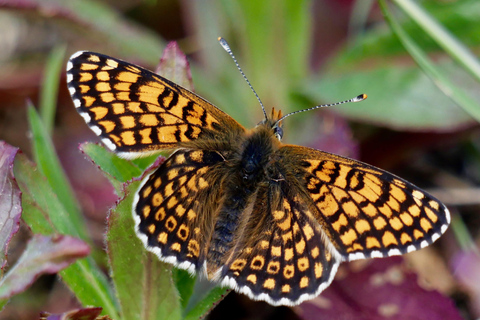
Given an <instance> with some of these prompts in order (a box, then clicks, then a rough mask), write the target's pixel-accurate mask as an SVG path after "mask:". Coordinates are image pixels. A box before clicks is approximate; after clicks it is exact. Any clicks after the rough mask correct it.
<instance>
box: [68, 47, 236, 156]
mask: <svg viewBox="0 0 480 320" xmlns="http://www.w3.org/2000/svg"><path fill="white" fill-rule="evenodd" d="M67 84H68V89H69V91H70V94H71V95H72V99H73V102H74V104H75V107H76V108H77V111H78V112H79V113H80V115H81V116H82V117H83V118H84V119H85V121H86V122H87V124H88V125H89V126H90V128H91V129H92V130H93V131H94V132H95V133H96V134H97V135H99V136H100V137H101V138H102V141H103V142H104V143H105V144H106V145H107V146H108V147H109V148H110V149H111V150H113V151H116V152H117V153H118V154H120V155H121V156H124V157H130V158H131V157H138V156H141V155H142V154H145V153H149V152H155V151H158V150H161V149H165V148H173V147H178V146H179V145H180V144H181V143H185V142H189V141H192V140H196V139H201V138H202V137H205V136H206V135H207V136H208V135H210V136H211V135H215V134H226V133H229V134H236V133H238V132H243V131H244V128H243V127H242V126H241V125H240V124H238V123H237V122H236V121H235V120H234V119H233V118H231V117H230V116H229V115H227V114H226V113H224V112H223V111H221V110H220V109H218V108H216V107H215V106H214V105H212V104H210V103H209V102H207V101H205V100H204V99H202V98H201V97H199V96H197V95H196V94H194V93H192V92H190V91H188V90H187V89H185V88H182V87H180V86H179V85H177V84H175V83H173V82H171V81H169V80H167V79H165V78H163V77H161V76H159V75H157V74H155V73H153V72H151V71H148V70H145V69H143V68H141V67H138V66H135V65H132V64H130V63H127V62H124V61H121V60H118V59H114V58H111V57H108V56H105V55H102V54H98V53H93V52H85V51H84V52H77V53H75V54H74V55H72V57H71V58H70V60H69V62H68V64H67Z"/></svg>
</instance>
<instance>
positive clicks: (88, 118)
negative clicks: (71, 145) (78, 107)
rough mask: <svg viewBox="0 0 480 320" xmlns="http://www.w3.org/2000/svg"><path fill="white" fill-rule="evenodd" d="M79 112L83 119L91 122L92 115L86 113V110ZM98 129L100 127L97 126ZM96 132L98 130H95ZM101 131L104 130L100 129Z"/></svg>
mask: <svg viewBox="0 0 480 320" xmlns="http://www.w3.org/2000/svg"><path fill="white" fill-rule="evenodd" d="M79 114H80V115H81V116H82V118H83V120H85V122H86V123H90V121H91V120H92V118H91V117H90V115H89V114H88V113H86V112H79ZM97 129H99V128H98V127H97ZM92 130H93V129H92ZM99 130H100V129H99ZM94 131H95V130H94ZM95 133H97V132H95ZM100 133H102V132H101V131H100ZM97 134H99V133H97Z"/></svg>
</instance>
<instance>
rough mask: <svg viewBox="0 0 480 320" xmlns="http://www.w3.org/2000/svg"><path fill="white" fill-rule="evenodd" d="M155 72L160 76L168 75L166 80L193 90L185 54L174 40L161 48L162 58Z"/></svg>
mask: <svg viewBox="0 0 480 320" xmlns="http://www.w3.org/2000/svg"><path fill="white" fill-rule="evenodd" d="M155 72H156V73H157V74H159V75H161V76H165V75H168V76H167V78H168V80H170V81H173V82H175V83H176V84H178V85H180V86H182V87H184V88H187V89H189V90H191V91H194V89H193V82H192V74H191V73H190V64H189V63H188V60H187V56H186V55H185V54H184V53H183V52H182V51H181V50H180V48H179V47H178V44H177V43H176V42H174V41H172V42H170V43H168V45H167V47H166V48H165V50H163V55H162V58H161V59H160V63H159V64H158V67H157V69H156V70H155Z"/></svg>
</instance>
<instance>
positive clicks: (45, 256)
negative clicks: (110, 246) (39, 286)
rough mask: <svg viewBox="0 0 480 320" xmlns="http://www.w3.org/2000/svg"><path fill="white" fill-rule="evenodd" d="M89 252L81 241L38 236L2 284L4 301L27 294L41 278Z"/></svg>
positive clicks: (60, 237)
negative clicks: (23, 292) (32, 285)
mask: <svg viewBox="0 0 480 320" xmlns="http://www.w3.org/2000/svg"><path fill="white" fill-rule="evenodd" d="M89 253H90V248H89V247H88V245H87V244H86V243H85V242H83V241H82V240H80V239H77V238H73V237H70V236H54V237H47V236H43V235H34V236H33V238H32V239H30V241H29V242H28V244H27V248H26V249H25V251H24V252H23V254H22V256H21V257H20V259H18V261H17V263H16V264H15V266H13V268H12V269H10V270H9V271H8V273H7V274H6V275H5V277H4V278H3V279H2V280H1V281H0V299H7V298H10V297H11V296H13V295H15V294H18V293H20V292H22V291H24V290H25V289H27V288H28V287H29V286H30V285H31V284H32V283H33V282H34V281H35V280H36V279H37V278H38V277H39V276H40V275H42V274H53V273H57V272H59V271H60V270H62V269H64V268H66V267H68V266H69V265H70V264H71V263H73V262H74V261H75V260H76V259H78V258H82V257H85V256H87V255H88V254H89Z"/></svg>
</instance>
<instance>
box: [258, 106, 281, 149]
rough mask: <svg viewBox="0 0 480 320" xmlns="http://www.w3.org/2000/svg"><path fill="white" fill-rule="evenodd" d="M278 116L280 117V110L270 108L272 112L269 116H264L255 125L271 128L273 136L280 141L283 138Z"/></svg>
mask: <svg viewBox="0 0 480 320" xmlns="http://www.w3.org/2000/svg"><path fill="white" fill-rule="evenodd" d="M280 118H282V111H281V110H278V112H277V111H276V110H275V108H272V114H271V116H270V117H265V119H264V120H262V121H260V122H259V123H258V125H257V127H258V126H261V125H263V126H266V127H268V128H271V129H272V131H273V134H274V135H275V137H276V138H277V139H278V141H282V138H283V128H282V127H283V122H282V121H279V120H280Z"/></svg>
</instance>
